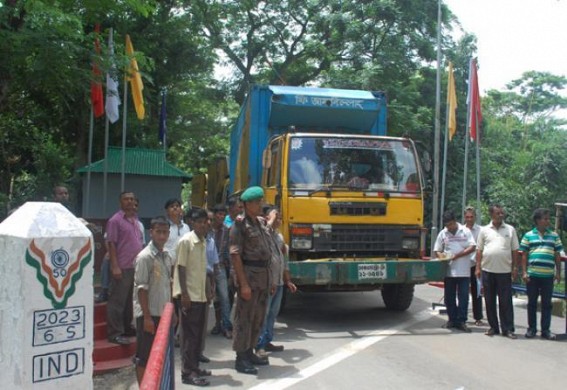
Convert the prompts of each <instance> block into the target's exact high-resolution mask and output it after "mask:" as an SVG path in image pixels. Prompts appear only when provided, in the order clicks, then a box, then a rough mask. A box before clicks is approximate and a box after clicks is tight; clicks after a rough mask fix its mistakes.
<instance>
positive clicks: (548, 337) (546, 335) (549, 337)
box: [541, 331, 557, 340]
mask: <svg viewBox="0 0 567 390" xmlns="http://www.w3.org/2000/svg"><path fill="white" fill-rule="evenodd" d="M541 338H542V339H546V340H556V339H557V336H556V335H554V334H553V333H551V332H550V331H547V332H541Z"/></svg>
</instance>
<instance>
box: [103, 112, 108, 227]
mask: <svg viewBox="0 0 567 390" xmlns="http://www.w3.org/2000/svg"><path fill="white" fill-rule="evenodd" d="M108 133H109V121H108V116H106V120H105V121H104V168H103V171H104V172H103V176H102V194H103V195H102V215H104V217H105V218H106V216H107V214H106V203H107V198H108V196H107V190H108V139H109V134H108Z"/></svg>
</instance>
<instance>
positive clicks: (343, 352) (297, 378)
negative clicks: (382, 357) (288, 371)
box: [250, 309, 435, 390]
mask: <svg viewBox="0 0 567 390" xmlns="http://www.w3.org/2000/svg"><path fill="white" fill-rule="evenodd" d="M434 315H435V314H434V313H432V312H431V310H429V309H427V310H423V311H421V312H419V313H417V314H415V315H414V316H413V317H412V318H411V319H410V320H408V321H405V322H402V323H400V324H398V325H397V326H394V327H392V328H389V329H383V330H375V331H372V332H369V333H367V334H365V335H364V336H362V338H361V339H357V340H354V341H352V342H350V343H348V344H346V345H343V346H342V347H339V348H337V349H336V350H335V351H334V352H331V354H330V355H328V356H327V357H325V358H324V359H323V360H320V361H318V362H317V363H315V364H313V365H311V366H309V367H306V368H304V369H303V370H301V371H299V372H298V373H296V374H294V375H293V376H292V377H286V378H280V379H270V380H267V381H264V382H262V383H261V384H259V385H257V386H254V387H252V388H250V390H263V389H269V390H277V389H287V388H288V387H290V386H293V385H295V384H297V383H299V382H301V381H303V380H305V379H307V378H310V377H312V376H313V375H316V374H318V373H320V372H321V371H323V370H326V369H327V368H329V367H331V366H334V365H335V364H337V363H339V362H341V361H342V360H345V359H347V358H349V357H351V356H352V355H354V354H356V353H358V352H360V351H363V350H364V349H366V348H368V347H370V346H371V345H374V344H376V343H377V342H379V341H382V340H384V339H385V338H386V337H388V336H392V335H395V334H397V333H400V332H402V331H403V330H405V329H407V328H409V327H411V326H413V325H416V324H418V323H420V322H422V321H426V320H428V319H430V318H431V317H433V316H434Z"/></svg>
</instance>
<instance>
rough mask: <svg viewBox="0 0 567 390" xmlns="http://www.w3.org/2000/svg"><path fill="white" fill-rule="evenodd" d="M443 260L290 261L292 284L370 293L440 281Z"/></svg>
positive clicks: (443, 268)
mask: <svg viewBox="0 0 567 390" xmlns="http://www.w3.org/2000/svg"><path fill="white" fill-rule="evenodd" d="M447 267H448V262H447V261H443V260H417V259H396V260H385V259H372V260H364V261H361V260H358V259H357V260H340V259H318V260H305V261H290V262H289V269H290V274H291V277H292V280H293V282H294V283H295V284H296V285H298V286H303V287H309V286H312V287H313V288H314V289H317V290H321V289H323V290H324V289H333V290H341V289H342V290H353V289H354V290H367V289H368V290H371V289H376V288H380V286H381V285H383V284H392V283H402V284H421V283H427V282H432V281H441V280H443V279H444V277H445V275H446V274H447Z"/></svg>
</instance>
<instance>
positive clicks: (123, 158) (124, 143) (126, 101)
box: [120, 77, 128, 192]
mask: <svg viewBox="0 0 567 390" xmlns="http://www.w3.org/2000/svg"><path fill="white" fill-rule="evenodd" d="M123 102H124V106H123V110H122V116H123V119H122V162H121V167H120V192H124V181H125V178H124V176H125V174H124V172H125V167H126V110H127V108H128V78H127V77H125V78H124V100H123Z"/></svg>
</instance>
